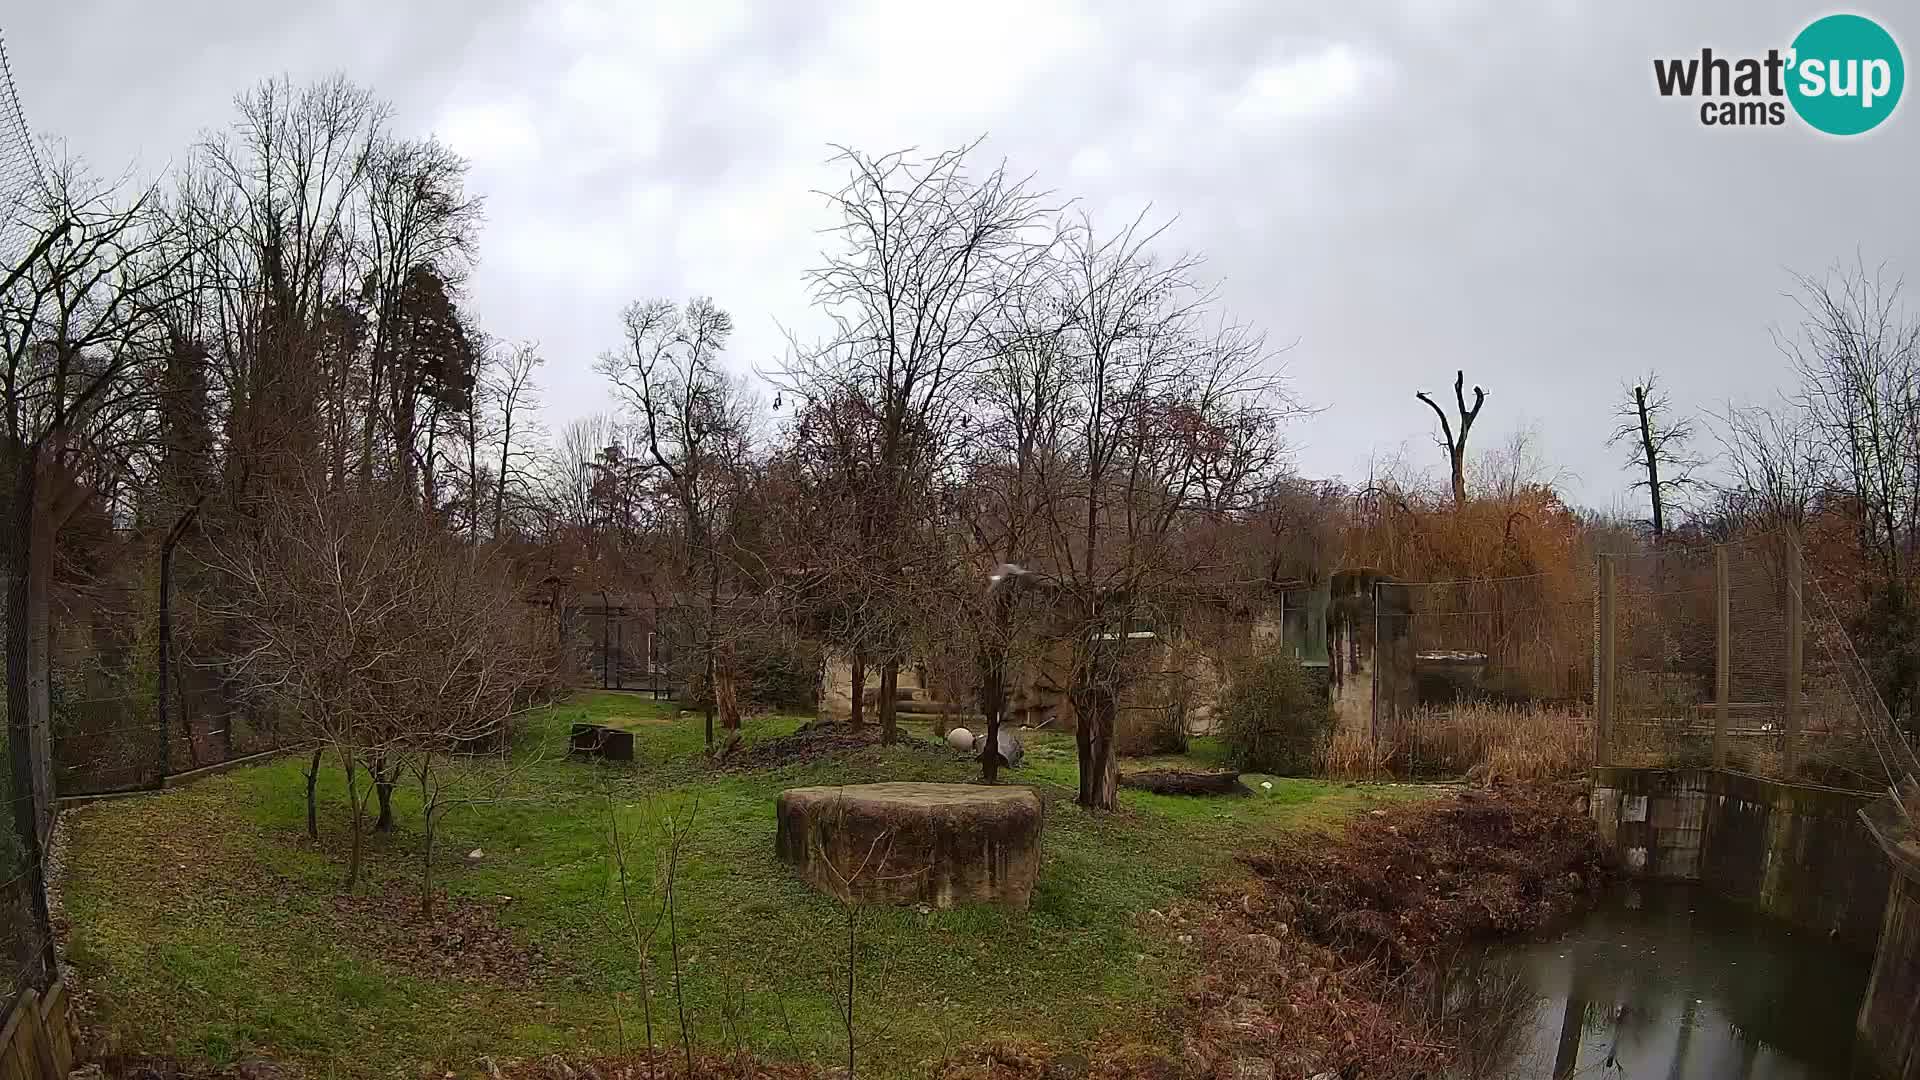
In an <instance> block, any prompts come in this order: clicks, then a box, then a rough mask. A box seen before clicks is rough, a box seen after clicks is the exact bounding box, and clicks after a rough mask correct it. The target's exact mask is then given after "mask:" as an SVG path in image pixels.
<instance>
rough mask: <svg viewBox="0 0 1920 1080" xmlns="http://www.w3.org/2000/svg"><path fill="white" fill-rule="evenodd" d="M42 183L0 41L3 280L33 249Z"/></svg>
mask: <svg viewBox="0 0 1920 1080" xmlns="http://www.w3.org/2000/svg"><path fill="white" fill-rule="evenodd" d="M41 183H42V178H41V172H40V161H39V156H38V154H37V153H36V152H35V150H34V146H33V132H32V130H31V129H30V128H28V127H27V118H26V114H25V113H24V112H23V111H22V110H21V108H20V98H19V95H18V94H16V93H15V92H14V86H13V69H12V67H11V66H10V65H9V64H8V63H7V45H6V41H5V39H4V38H0V278H3V277H4V276H5V275H6V274H7V273H9V272H11V271H12V270H13V269H14V268H15V267H16V266H17V265H18V264H19V262H20V260H21V259H22V257H24V256H25V255H26V253H27V251H28V250H29V249H30V248H31V247H32V246H33V231H32V229H31V228H29V227H28V222H27V220H26V218H27V215H28V213H29V212H30V210H31V207H32V206H33V194H34V192H35V190H36V189H38V188H39V186H40V185H41Z"/></svg>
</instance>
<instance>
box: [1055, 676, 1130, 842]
mask: <svg viewBox="0 0 1920 1080" xmlns="http://www.w3.org/2000/svg"><path fill="white" fill-rule="evenodd" d="M1068 697H1069V699H1070V700H1071V701H1072V702H1073V711H1074V719H1075V724H1074V743H1075V745H1076V747H1077V748H1078V749H1079V751H1080V797H1079V800H1078V801H1079V803H1080V805H1081V806H1084V807H1086V808H1087V809H1089V810H1112V809H1114V808H1115V807H1116V806H1117V805H1118V804H1119V791H1120V772H1119V763H1118V761H1117V760H1116V759H1115V757H1114V753H1113V749H1114V747H1113V732H1114V717H1115V702H1114V695H1113V692H1112V691H1111V690H1108V689H1107V688H1106V687H1104V686H1100V685H1098V684H1088V683H1082V684H1081V685H1080V686H1077V687H1075V688H1074V689H1073V691H1072V692H1070V693H1069V695H1068Z"/></svg>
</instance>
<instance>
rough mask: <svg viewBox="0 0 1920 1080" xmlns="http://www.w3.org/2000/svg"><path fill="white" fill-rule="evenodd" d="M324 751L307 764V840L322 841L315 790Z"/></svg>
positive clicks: (228, 723)
mask: <svg viewBox="0 0 1920 1080" xmlns="http://www.w3.org/2000/svg"><path fill="white" fill-rule="evenodd" d="M227 727H228V728H229V729H231V728H232V727H233V717H231V716H229V717H227ZM324 752H325V751H323V750H315V751H314V752H313V760H312V761H310V762H308V763H307V839H309V840H318V839H320V816H319V812H318V809H319V804H318V802H317V801H316V799H315V798H314V792H313V789H314V787H315V785H317V784H319V783H320V755H321V754H322V753H324Z"/></svg>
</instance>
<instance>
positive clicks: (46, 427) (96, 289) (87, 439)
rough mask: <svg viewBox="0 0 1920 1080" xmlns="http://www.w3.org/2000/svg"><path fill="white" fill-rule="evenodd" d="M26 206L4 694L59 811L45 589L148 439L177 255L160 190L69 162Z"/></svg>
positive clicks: (3, 326)
mask: <svg viewBox="0 0 1920 1080" xmlns="http://www.w3.org/2000/svg"><path fill="white" fill-rule="evenodd" d="M38 198H39V204H38V205H37V206H33V207H31V210H32V213H33V219H32V227H33V228H35V229H36V230H38V232H37V235H36V243H35V244H34V247H33V259H32V261H31V262H29V263H26V264H24V265H22V266H20V267H17V268H14V270H13V271H10V272H9V274H8V280H9V282H10V288H9V289H8V290H7V291H6V292H5V293H4V294H0V363H3V364H4V368H3V369H0V407H3V408H4V410H5V416H4V425H5V428H4V431H0V461H4V464H5V466H6V472H7V474H8V480H7V487H8V489H9V504H10V505H9V511H10V513H9V515H8V518H9V520H8V530H7V531H8V532H9V534H10V536H9V542H8V543H7V545H6V548H7V567H6V569H7V576H8V589H7V598H6V606H7V633H6V643H7V700H8V716H9V718H10V719H9V724H10V726H11V727H12V728H14V729H15V730H14V734H15V741H14V744H13V745H14V753H15V755H16V759H17V761H18V759H20V757H21V756H22V755H29V754H30V757H29V758H28V759H27V760H29V761H30V763H31V766H30V768H29V769H27V770H22V771H21V772H20V773H19V774H18V775H22V776H25V775H28V774H29V773H30V774H31V776H32V792H33V799H32V800H31V802H32V804H33V805H29V806H28V807H27V813H28V814H29V815H33V814H34V813H35V811H34V807H35V806H37V807H38V808H39V812H38V815H39V816H40V817H42V818H43V819H44V818H45V815H46V814H47V812H48V811H49V810H50V808H51V799H52V795H53V792H52V779H51V775H50V771H49V765H48V763H49V760H50V759H49V752H50V751H49V747H50V725H51V701H50V685H51V684H50V679H51V673H50V667H49V664H50V654H49V651H48V650H49V640H48V595H49V594H48V590H49V587H50V584H51V580H52V573H53V546H54V542H55V539H56V537H57V536H58V534H59V532H60V529H61V528H62V527H63V526H64V525H65V523H66V522H67V521H68V519H70V518H71V517H72V516H73V515H74V514H75V513H76V512H77V511H78V510H79V509H80V507H81V506H82V505H83V504H84V503H85V502H86V500H88V499H89V498H91V497H94V496H95V495H96V494H98V493H103V492H107V491H110V490H112V489H113V488H114V487H115V486H117V484H118V480H117V476H118V475H119V474H120V473H121V472H122V471H123V470H124V469H125V467H126V463H127V460H128V454H129V446H130V445H131V444H138V443H141V442H143V441H146V440H148V439H149V438H150V437H151V436H152V434H153V428H152V424H151V422H150V421H151V419H152V416H151V407H152V405H153V402H154V394H155V389H156V385H157V371H156V365H155V364H153V363H151V361H153V360H154V359H155V358H157V357H158V356H159V355H160V354H161V351H162V345H161V340H160V339H161V333H160V331H161V323H160V320H159V318H158V316H157V313H158V312H159V310H160V309H161V308H162V307H163V306H165V304H166V303H167V299H168V293H169V290H171V289H173V288H175V287H176V285H177V281H176V278H175V276H174V271H175V269H176V267H177V265H178V263H179V260H180V259H181V257H182V256H181V255H180V253H179V252H178V251H176V250H172V249H170V248H169V247H168V245H166V244H165V243H164V238H165V236H166V232H165V222H164V220H163V219H161V218H160V217H159V215H157V214H155V213H154V209H153V207H154V200H155V196H154V193H153V192H152V191H151V190H149V191H144V192H139V193H137V194H136V195H135V196H134V197H133V198H132V199H131V200H124V201H123V199H122V196H121V195H120V193H119V192H118V191H116V190H114V189H113V188H111V187H109V186H105V185H102V184H100V183H98V182H96V181H94V180H93V179H92V178H91V177H89V176H87V175H86V174H85V173H84V172H83V171H82V170H81V168H80V167H79V166H78V165H76V164H74V163H72V162H65V163H62V164H61V165H59V166H57V167H56V168H55V169H54V170H53V172H52V175H51V176H50V178H49V180H48V182H47V184H46V186H45V187H44V188H42V189H41V190H40V191H39V192H38Z"/></svg>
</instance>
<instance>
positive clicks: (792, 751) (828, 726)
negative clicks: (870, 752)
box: [720, 720, 941, 772]
mask: <svg viewBox="0 0 1920 1080" xmlns="http://www.w3.org/2000/svg"><path fill="white" fill-rule="evenodd" d="M879 745H880V725H879V724H877V723H869V724H863V725H862V726H860V727H858V728H856V727H854V726H853V725H851V724H843V723H837V722H835V721H832V720H816V721H813V722H812V723H808V724H802V725H800V727H799V729H798V730H796V731H795V732H794V733H793V734H791V735H777V736H775V737H773V738H771V739H761V740H760V741H758V742H752V743H747V744H746V745H744V746H742V747H740V748H739V749H738V750H735V751H733V752H732V753H730V754H728V755H726V757H724V758H722V759H721V761H720V767H721V768H722V769H727V770H729V771H740V772H745V771H749V770H753V769H777V768H780V767H781V766H785V765H799V764H804V763H807V762H812V761H822V760H825V759H827V758H835V757H843V756H845V755H847V754H851V753H854V752H856V751H860V750H865V749H867V748H868V747H872V746H879ZM894 745H896V746H910V747H914V748H916V749H923V750H934V749H936V748H937V747H938V746H939V745H941V744H938V743H934V742H929V741H928V740H926V739H922V738H920V737H919V736H916V735H911V734H909V733H907V732H905V731H898V730H896V731H895V733H894Z"/></svg>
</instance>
